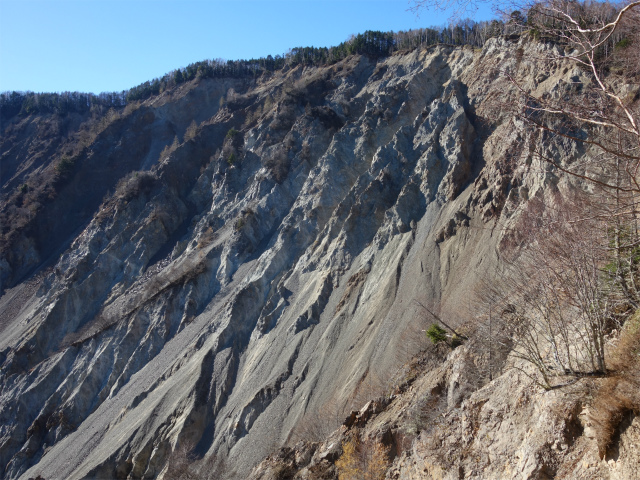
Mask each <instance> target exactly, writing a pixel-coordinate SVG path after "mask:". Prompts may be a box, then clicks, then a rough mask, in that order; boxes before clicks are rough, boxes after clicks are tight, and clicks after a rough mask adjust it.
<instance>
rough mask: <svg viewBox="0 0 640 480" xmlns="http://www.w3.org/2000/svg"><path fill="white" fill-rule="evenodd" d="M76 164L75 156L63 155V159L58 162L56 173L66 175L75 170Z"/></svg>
mask: <svg viewBox="0 0 640 480" xmlns="http://www.w3.org/2000/svg"><path fill="white" fill-rule="evenodd" d="M75 165H76V161H75V159H74V158H69V157H62V159H61V160H60V161H59V162H58V163H57V164H56V167H55V168H56V173H57V174H58V176H60V177H66V176H68V175H69V174H71V172H73V169H74V167H75Z"/></svg>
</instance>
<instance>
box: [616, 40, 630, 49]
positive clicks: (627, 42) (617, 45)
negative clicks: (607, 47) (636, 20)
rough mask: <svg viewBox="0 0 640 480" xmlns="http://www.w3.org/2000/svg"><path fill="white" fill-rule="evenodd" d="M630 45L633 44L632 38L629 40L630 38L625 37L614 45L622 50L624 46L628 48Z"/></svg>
mask: <svg viewBox="0 0 640 480" xmlns="http://www.w3.org/2000/svg"><path fill="white" fill-rule="evenodd" d="M629 45H631V40H629V39H628V38H623V39H622V40H620V41H619V42H618V43H616V44H615V45H614V48H615V49H616V50H621V49H623V48H627V47H628V46H629Z"/></svg>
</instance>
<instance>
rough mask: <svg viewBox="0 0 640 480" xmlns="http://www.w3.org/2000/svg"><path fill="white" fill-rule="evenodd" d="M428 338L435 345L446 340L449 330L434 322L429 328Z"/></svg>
mask: <svg viewBox="0 0 640 480" xmlns="http://www.w3.org/2000/svg"><path fill="white" fill-rule="evenodd" d="M427 338H428V339H429V340H431V341H432V342H433V344H434V345H435V344H438V343H440V342H446V341H447V332H446V331H445V330H444V328H442V327H441V326H440V325H437V324H435V323H433V324H431V326H430V327H429V328H428V329H427Z"/></svg>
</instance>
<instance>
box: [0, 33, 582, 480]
mask: <svg viewBox="0 0 640 480" xmlns="http://www.w3.org/2000/svg"><path fill="white" fill-rule="evenodd" d="M491 49H494V50H495V49H499V50H500V51H502V52H503V53H504V55H503V57H504V59H503V61H504V62H505V63H509V62H515V61H516V60H515V58H516V46H515V45H512V44H510V43H509V42H505V41H503V40H499V39H494V40H492V41H489V42H488V43H487V46H486V47H485V50H491ZM487 58H488V57H487V54H486V52H483V53H482V54H478V52H474V51H473V49H470V48H457V49H456V48H452V47H447V46H438V47H435V48H430V49H424V50H420V49H418V50H415V51H412V52H409V53H403V54H395V55H393V56H390V57H388V58H385V59H382V60H379V61H378V62H377V63H376V62H375V61H373V60H370V59H367V58H365V57H357V56H354V57H349V58H347V59H345V60H343V61H342V62H340V63H339V64H338V65H337V66H329V67H313V68H311V67H309V68H302V67H296V68H292V69H287V70H283V71H279V72H275V73H274V74H273V75H271V76H269V77H266V76H265V77H262V78H259V79H257V80H255V81H245V80H240V79H206V80H202V81H199V82H194V83H192V84H189V85H187V86H184V87H181V88H180V89H179V90H176V91H175V92H173V93H171V92H165V93H163V94H161V95H160V96H159V97H157V98H152V99H149V100H147V101H145V102H142V103H141V105H139V106H138V108H135V109H132V111H128V110H126V111H124V112H123V113H122V114H121V115H119V116H118V118H117V119H115V120H114V119H111V120H109V119H107V118H105V120H104V122H105V123H104V124H105V125H106V127H104V129H103V130H101V131H99V132H98V133H97V134H96V135H95V136H94V137H91V138H92V139H90V140H88V144H87V146H86V147H85V149H84V150H83V153H82V156H80V157H78V158H79V160H78V162H79V163H78V167H77V168H78V173H77V175H76V176H75V177H73V178H71V179H70V180H68V183H67V184H65V186H64V188H63V189H62V190H60V191H59V192H58V194H57V196H56V197H55V198H53V199H52V200H51V203H50V205H49V206H48V207H47V209H46V215H48V216H49V217H48V218H50V216H51V215H59V214H60V212H63V211H64V209H65V208H69V205H70V204H71V203H73V202H83V198H85V199H86V200H85V203H84V208H83V209H80V208H77V209H75V210H74V212H76V214H75V217H74V220H73V221H71V220H70V221H66V220H65V221H61V223H60V224H56V225H48V223H46V222H45V220H44V217H43V218H40V217H38V218H36V219H35V220H34V222H35V223H34V225H36V227H34V231H33V232H35V233H28V234H27V233H24V235H27V236H28V235H32V236H30V237H29V238H27V237H25V238H23V239H22V240H20V239H18V240H17V241H16V242H15V243H13V244H11V245H9V247H8V248H9V251H10V255H9V256H7V258H3V259H2V260H0V267H1V270H2V275H3V278H5V279H7V280H8V281H10V282H12V283H7V284H6V285H7V288H6V289H5V291H4V295H3V296H2V298H1V299H0V313H1V314H2V322H1V323H0V333H1V335H0V337H1V339H0V467H1V468H2V470H1V471H2V476H3V478H5V479H7V480H8V479H17V478H23V479H25V480H26V479H27V478H30V477H33V478H35V477H37V475H42V476H44V477H45V478H47V479H49V478H53V479H58V478H59V479H62V478H64V479H81V478H132V479H133V478H155V477H157V476H158V475H160V474H161V473H162V472H163V471H164V469H165V467H166V463H167V460H168V458H169V456H170V454H171V452H174V451H177V450H179V449H180V448H182V447H183V446H189V448H191V449H193V452H194V454H195V455H196V456H197V457H199V458H216V459H218V460H220V459H224V463H225V465H226V470H225V471H226V472H227V475H229V478H232V477H234V476H235V478H246V476H247V475H248V473H249V472H250V470H251V469H252V468H253V467H254V466H255V465H256V464H257V463H258V462H259V461H260V460H261V459H262V458H263V457H264V456H266V455H267V454H269V453H271V452H272V451H273V450H274V449H275V448H277V447H280V446H282V445H284V444H285V443H286V442H287V441H288V440H289V439H290V438H292V436H293V435H294V434H295V433H296V432H299V431H301V428H302V427H301V425H304V422H305V419H308V418H310V415H312V414H313V415H317V416H318V418H320V417H322V415H323V414H325V415H324V417H323V419H322V421H323V422H325V423H326V424H327V425H329V424H330V425H331V426H332V427H335V426H338V423H339V422H341V421H342V420H343V418H339V420H338V422H337V423H336V421H335V419H336V418H338V417H341V416H343V414H344V413H345V412H347V413H348V411H350V410H353V409H356V410H357V409H359V408H360V406H356V405H355V403H356V402H358V401H360V400H362V399H363V398H365V397H367V395H368V396H369V397H373V396H374V394H375V393H378V390H379V387H381V385H377V382H378V383H380V382H379V380H380V379H383V378H385V377H388V376H389V375H391V374H392V373H393V372H395V371H396V369H397V368H398V367H399V365H401V364H402V363H404V362H405V361H407V360H408V359H409V358H410V357H411V356H412V355H413V354H415V353H416V352H417V351H419V350H421V349H423V348H425V344H424V342H423V338H422V337H423V335H421V334H419V332H420V330H421V329H424V328H426V326H427V325H428V324H429V323H430V321H431V319H429V318H426V317H425V315H424V312H423V311H421V310H420V309H419V308H417V307H416V305H417V303H416V302H419V303H420V304H422V305H427V306H429V307H430V308H431V307H432V306H434V305H437V307H434V308H435V309H437V310H438V312H437V313H438V314H439V315H441V316H443V318H448V319H451V321H452V324H453V325H454V327H455V326H457V325H460V324H462V323H463V322H464V321H465V320H466V318H464V314H461V312H463V309H462V305H463V304H464V303H465V302H467V301H468V296H469V293H468V292H470V291H471V290H472V289H473V286H474V284H475V282H477V281H478V280H479V279H481V278H483V276H485V275H486V272H488V271H490V270H491V269H492V268H495V266H496V265H497V262H498V256H497V248H498V245H499V241H500V238H501V236H500V234H498V233H495V234H494V233H492V228H491V227H492V226H493V225H494V223H495V222H496V221H497V219H498V218H500V216H501V215H502V218H501V220H500V221H509V220H510V219H511V218H512V217H513V218H515V216H517V212H518V211H519V208H520V207H521V205H520V204H519V203H518V202H526V198H528V197H533V196H534V195H535V194H536V192H537V191H539V190H540V189H542V188H544V186H545V183H544V182H545V181H544V179H542V180H541V179H540V176H539V175H529V169H528V168H533V167H527V166H526V164H524V163H523V165H525V166H522V167H517V168H515V169H514V168H511V169H507V168H503V164H504V163H505V158H506V156H507V153H508V150H509V149H510V148H511V147H512V146H513V145H514V144H515V143H516V142H517V138H516V137H517V135H518V134H517V131H516V130H517V129H516V127H515V126H513V125H512V124H509V123H508V122H507V120H506V119H505V118H502V117H497V118H491V119H488V121H490V122H492V125H493V126H492V128H491V129H488V130H487V129H486V128H484V127H483V129H480V128H479V127H478V124H479V121H480V118H481V116H482V115H483V112H484V111H485V109H486V108H488V107H487V103H489V102H490V101H491V98H492V97H493V96H495V94H496V92H501V91H504V89H508V88H513V87H509V85H508V84H507V83H505V81H504V80H503V79H500V78H495V77H494V76H492V74H491V69H488V68H486V69H484V68H483V66H482V65H483V64H482V62H486V61H487ZM531 61H534V60H531ZM547 75H548V76H547V79H546V80H545V82H546V84H549V85H551V84H552V83H553V81H552V80H553V78H554V77H553V76H554V75H556V76H557V75H559V74H558V72H547ZM223 97H224V98H225V99H226V103H225V102H220V101H219V100H220V99H221V98H223ZM482 120H483V121H487V119H484V118H483V119H482ZM34 121H36V120H34ZM37 121H39V122H45V121H46V119H44V118H42V119H37ZM15 128H16V129H19V128H21V127H20V125H17V126H15ZM25 128H26V127H25ZM132 132H134V133H135V135H134V134H133V133H132ZM25 135H26V133H25ZM34 145H35V144H34ZM34 148H35V147H34ZM561 154H564V155H566V157H567V158H569V157H571V155H574V154H575V152H571V151H562V152H561ZM104 168H108V169H111V170H110V171H113V172H114V173H113V174H112V173H109V174H105V173H104ZM512 187H513V188H515V189H519V190H518V191H521V192H525V191H526V193H527V197H526V198H525V197H524V196H523V195H520V196H519V197H518V198H515V197H514V196H513V195H511V194H510V193H508V192H510V191H511V189H512ZM94 190H95V192H94ZM90 192H94V193H91V194H90ZM74 205H75V203H74ZM74 208H75V207H74ZM76 210H77V211H76ZM38 232H39V233H38ZM44 232H50V236H49V237H48V238H49V240H50V242H52V243H51V244H47V245H46V246H44V245H45V244H46V242H47V241H48V240H47V237H46V235H45V233H44ZM37 235H39V236H37ZM60 252H62V253H60ZM52 255H53V257H51V256H52ZM49 257H51V258H50V259H49ZM18 266H21V267H18ZM22 267H24V268H22ZM29 272H35V273H29ZM416 332H418V333H416ZM456 375H459V376H460V377H461V378H462V377H464V372H458V373H456ZM465 388H467V385H466V384H461V383H460V382H458V383H456V382H455V381H454V380H453V379H452V380H451V382H450V383H449V384H447V385H446V388H445V389H446V390H447V392H448V396H449V400H448V401H449V402H450V403H451V405H453V406H456V407H457V406H459V405H460V402H462V400H463V398H465V395H466V393H465ZM307 456H309V455H307ZM305 458H306V457H305ZM309 458H310V456H309ZM230 472H234V473H233V474H232V473H230Z"/></svg>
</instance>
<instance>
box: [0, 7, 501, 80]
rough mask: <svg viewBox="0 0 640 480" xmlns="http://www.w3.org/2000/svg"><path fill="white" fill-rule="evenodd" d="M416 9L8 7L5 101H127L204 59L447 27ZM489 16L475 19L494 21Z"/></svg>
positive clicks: (1, 53) (3, 48)
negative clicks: (20, 94)
mask: <svg viewBox="0 0 640 480" xmlns="http://www.w3.org/2000/svg"><path fill="white" fill-rule="evenodd" d="M409 6H410V5H409V2H408V0H279V1H271V0H108V1H105V0H0V92H3V91H7V90H21V91H26V90H31V91H36V92H62V91H82V92H93V93H100V92H103V91H120V90H124V89H128V88H131V87H133V86H136V85H138V84H140V83H142V82H144V81H146V80H150V79H152V78H155V77H159V76H162V75H164V74H165V73H167V72H169V71H171V70H173V69H175V68H178V67H185V66H187V65H188V64H190V63H193V62H197V61H200V60H205V59H214V58H223V59H225V60H236V59H249V58H258V57H262V56H267V55H269V54H271V55H274V56H275V55H277V54H280V55H282V54H284V53H285V52H286V51H287V50H288V49H289V48H292V47H297V46H315V47H319V46H327V47H329V46H333V45H337V44H339V43H340V42H342V41H344V40H346V39H347V38H348V37H349V35H351V34H356V33H361V32H364V31H365V30H383V31H389V30H394V31H398V30H408V29H413V28H420V27H428V26H434V25H443V24H444V23H446V21H447V15H446V14H442V13H440V14H436V13H434V12H428V11H423V12H422V13H421V15H420V17H419V18H418V17H416V16H415V15H414V14H413V13H411V12H409V11H408V8H409ZM490 16H491V15H490V12H489V11H483V12H480V14H479V15H476V17H475V19H476V20H481V19H487V18H489V17H490Z"/></svg>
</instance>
